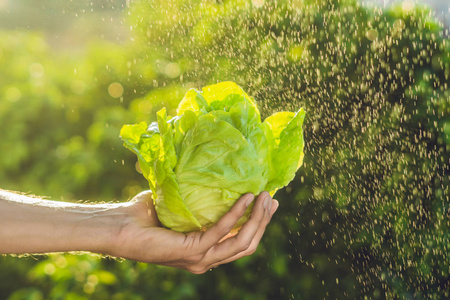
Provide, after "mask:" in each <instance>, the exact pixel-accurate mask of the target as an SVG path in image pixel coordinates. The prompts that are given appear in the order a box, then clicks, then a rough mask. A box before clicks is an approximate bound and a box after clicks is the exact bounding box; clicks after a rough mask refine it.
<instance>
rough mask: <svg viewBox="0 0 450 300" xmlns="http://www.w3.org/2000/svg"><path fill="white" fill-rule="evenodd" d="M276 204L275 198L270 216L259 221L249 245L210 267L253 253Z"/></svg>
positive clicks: (276, 206) (276, 207)
mask: <svg viewBox="0 0 450 300" xmlns="http://www.w3.org/2000/svg"><path fill="white" fill-rule="evenodd" d="M278 206H279V203H278V201H277V200H273V202H272V209H271V211H270V216H269V218H268V220H267V221H263V222H261V225H260V228H259V229H258V232H257V233H256V234H255V237H254V238H253V240H252V242H251V244H250V246H249V247H248V248H247V249H246V250H244V251H242V252H239V253H237V254H235V255H233V256H231V257H229V258H226V259H224V260H222V261H220V262H217V263H215V264H213V265H212V266H211V267H212V268H213V267H217V266H218V265H222V264H226V263H229V262H232V261H235V260H237V259H239V258H241V257H244V256H248V255H251V254H253V253H254V252H255V251H256V249H257V248H258V245H259V242H260V241H261V238H262V237H263V235H264V232H265V230H266V227H267V225H268V224H269V223H270V220H271V219H272V216H273V215H274V214H275V212H276V211H277V209H278Z"/></svg>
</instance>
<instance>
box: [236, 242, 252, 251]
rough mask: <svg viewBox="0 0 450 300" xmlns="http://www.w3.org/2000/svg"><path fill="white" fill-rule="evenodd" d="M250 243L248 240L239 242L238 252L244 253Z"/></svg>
mask: <svg viewBox="0 0 450 300" xmlns="http://www.w3.org/2000/svg"><path fill="white" fill-rule="evenodd" d="M251 242H252V241H250V240H244V241H240V243H239V250H240V252H242V251H246V250H247V249H248V248H249V247H250V245H251Z"/></svg>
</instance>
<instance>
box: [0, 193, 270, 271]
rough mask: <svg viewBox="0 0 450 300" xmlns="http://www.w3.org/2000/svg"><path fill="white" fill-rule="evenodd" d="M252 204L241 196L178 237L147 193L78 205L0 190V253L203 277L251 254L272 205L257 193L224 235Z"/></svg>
mask: <svg viewBox="0 0 450 300" xmlns="http://www.w3.org/2000/svg"><path fill="white" fill-rule="evenodd" d="M252 201H254V196H253V195H251V194H247V195H244V196H243V197H241V199H239V200H238V201H237V202H236V204H235V205H234V206H233V207H232V209H231V210H230V211H229V212H228V213H227V214H226V215H225V216H224V217H222V218H221V219H220V220H219V222H218V223H217V224H216V225H214V226H213V227H211V228H210V229H208V230H207V231H206V232H192V233H187V234H183V233H179V232H174V231H171V230H168V229H166V228H163V227H161V226H160V224H159V221H158V219H157V217H156V213H155V210H154V207H153V204H152V203H153V201H152V198H151V193H150V192H143V193H141V194H139V195H137V196H136V197H135V198H134V199H133V200H132V201H130V202H126V203H117V204H97V205H83V204H75V203H66V202H59V201H49V200H42V199H37V198H33V197H28V196H21V195H17V194H14V193H10V192H6V191H1V190H0V254H13V253H49V252H66V251H89V252H95V253H102V254H107V255H112V256H116V257H123V258H128V259H133V260H137V261H142V262H147V263H155V264H161V265H167V266H172V267H177V268H181V269H186V270H188V271H190V272H192V273H204V272H206V271H207V270H208V269H210V268H212V267H216V266H218V265H220V264H223V263H228V262H230V261H233V260H236V259H238V258H240V257H243V256H246V255H250V254H252V253H253V252H254V251H255V250H256V247H257V246H258V244H259V241H260V239H261V238H262V235H263V233H264V230H265V228H266V226H267V224H268V223H269V221H270V219H271V217H272V215H273V214H274V213H275V211H276V209H277V207H278V202H277V201H276V200H272V198H271V197H270V195H269V194H268V193H267V192H263V193H261V194H260V195H259V196H258V197H257V199H256V202H255V205H254V208H253V211H252V215H251V217H250V219H249V220H248V221H247V223H245V224H244V225H243V227H242V229H241V230H240V231H239V233H238V234H236V235H234V236H232V235H230V234H229V233H230V230H231V229H232V228H233V227H234V225H235V224H236V222H237V221H238V220H239V219H240V217H241V216H243V215H244V213H245V210H246V208H247V206H248V205H249V204H250V203H251V202H252Z"/></svg>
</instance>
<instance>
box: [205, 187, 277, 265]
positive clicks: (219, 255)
mask: <svg viewBox="0 0 450 300" xmlns="http://www.w3.org/2000/svg"><path fill="white" fill-rule="evenodd" d="M271 200H272V198H271V197H270V195H269V193H267V192H263V193H261V194H260V195H259V196H258V198H257V199H256V203H255V206H254V207H253V211H252V214H251V215H250V218H249V219H248V221H247V222H246V223H245V224H244V225H243V226H242V229H241V230H240V231H239V233H238V234H237V235H235V236H233V237H230V238H228V239H226V240H225V241H223V242H222V243H220V244H218V245H216V246H215V247H213V248H211V249H210V251H208V253H207V254H206V255H205V260H206V259H207V258H208V261H209V262H210V264H212V263H214V262H217V261H221V260H224V259H227V258H229V257H231V256H234V255H236V254H238V253H240V252H242V251H245V250H246V249H247V248H248V247H249V246H250V245H251V242H252V240H253V237H254V236H255V234H256V232H257V231H258V229H259V226H260V224H261V222H262V221H263V220H264V217H265V216H266V215H269V206H270V205H271V203H272V201H271Z"/></svg>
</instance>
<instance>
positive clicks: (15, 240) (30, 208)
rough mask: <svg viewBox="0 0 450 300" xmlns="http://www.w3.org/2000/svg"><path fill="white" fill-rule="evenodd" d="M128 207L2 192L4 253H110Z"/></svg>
mask: <svg viewBox="0 0 450 300" xmlns="http://www.w3.org/2000/svg"><path fill="white" fill-rule="evenodd" d="M126 205H127V204H98V205H84V204H75V203H67V202H59V201H48V200H42V199H37V198H32V197H28V196H22V195H17V194H13V193H9V192H5V191H2V190H0V253H1V254H13V253H16V254H18V253H48V252H66V251H91V252H97V253H106V252H107V251H108V250H109V249H110V248H111V247H113V245H112V243H113V241H114V238H115V236H116V235H117V234H118V232H119V231H120V226H121V223H122V220H123V218H125V215H124V214H123V213H122V212H121V208H122V207H123V206H126Z"/></svg>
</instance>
